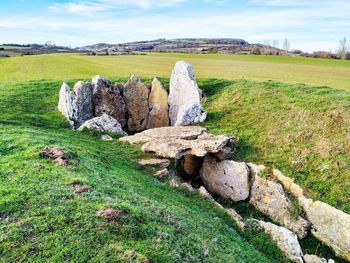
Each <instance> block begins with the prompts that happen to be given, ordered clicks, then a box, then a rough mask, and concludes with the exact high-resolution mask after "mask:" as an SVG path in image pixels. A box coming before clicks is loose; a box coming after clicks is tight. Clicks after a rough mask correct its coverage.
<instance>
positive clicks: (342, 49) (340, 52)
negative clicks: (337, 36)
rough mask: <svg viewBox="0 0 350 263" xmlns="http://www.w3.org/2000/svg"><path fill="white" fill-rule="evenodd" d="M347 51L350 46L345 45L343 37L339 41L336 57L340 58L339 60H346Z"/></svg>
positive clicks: (345, 41)
mask: <svg viewBox="0 0 350 263" xmlns="http://www.w3.org/2000/svg"><path fill="white" fill-rule="evenodd" d="M349 50H350V45H349V44H348V43H347V40H346V38H345V37H344V38H343V39H341V40H340V41H339V47H338V56H339V57H340V59H346V57H347V54H348V52H349Z"/></svg>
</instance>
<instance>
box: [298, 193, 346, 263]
mask: <svg viewBox="0 0 350 263" xmlns="http://www.w3.org/2000/svg"><path fill="white" fill-rule="evenodd" d="M298 200H299V203H300V205H301V206H302V208H303V210H304V212H305V214H306V218H307V219H308V220H309V221H310V222H311V224H312V228H311V231H312V233H313V235H314V236H315V237H316V238H318V239H319V240H321V241H322V242H324V243H325V244H326V245H328V246H329V247H331V248H332V249H333V250H334V252H335V253H336V254H337V255H338V256H339V257H342V258H344V259H345V260H347V261H350V215H349V214H346V213H344V212H343V211H340V210H338V209H336V208H334V207H332V206H330V205H328V204H325V203H323V202H320V201H316V202H314V201H312V200H311V199H306V198H305V197H303V196H301V197H299V198H298Z"/></svg>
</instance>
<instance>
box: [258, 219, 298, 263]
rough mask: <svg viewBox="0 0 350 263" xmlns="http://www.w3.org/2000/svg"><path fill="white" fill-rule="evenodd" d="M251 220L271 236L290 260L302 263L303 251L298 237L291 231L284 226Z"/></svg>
mask: <svg viewBox="0 0 350 263" xmlns="http://www.w3.org/2000/svg"><path fill="white" fill-rule="evenodd" d="M253 222H254V223H255V224H256V225H257V226H258V227H260V228H262V229H263V230H264V232H265V233H267V234H268V235H270V236H271V238H272V240H273V241H275V242H276V244H277V246H278V247H279V248H280V249H281V251H282V252H283V253H284V254H285V255H286V257H288V258H289V259H290V260H292V261H293V262H296V263H304V261H303V251H302V250H301V247H300V244H299V241H298V237H297V235H296V234H294V233H293V232H291V231H289V230H288V229H286V228H284V227H280V226H277V225H274V224H271V223H266V222H263V221H258V220H253Z"/></svg>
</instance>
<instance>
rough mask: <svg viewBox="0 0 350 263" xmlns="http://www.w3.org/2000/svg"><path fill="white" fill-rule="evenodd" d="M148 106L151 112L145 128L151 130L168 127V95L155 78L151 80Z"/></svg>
mask: <svg viewBox="0 0 350 263" xmlns="http://www.w3.org/2000/svg"><path fill="white" fill-rule="evenodd" d="M148 105H149V108H150V110H151V111H150V113H149V119H148V124H147V128H148V129H153V128H160V127H167V126H169V107H168V93H167V92H166V90H165V89H164V88H163V85H162V83H161V82H160V81H159V80H158V79H157V78H154V79H153V82H152V88H151V94H150V96H149V99H148Z"/></svg>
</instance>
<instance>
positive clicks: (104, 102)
mask: <svg viewBox="0 0 350 263" xmlns="http://www.w3.org/2000/svg"><path fill="white" fill-rule="evenodd" d="M92 87H93V92H92V102H93V104H94V116H95V117H100V116H102V115H103V114H104V113H106V114H108V115H109V116H111V117H113V118H114V119H116V120H117V121H118V122H119V123H120V125H121V126H122V127H124V126H125V125H126V104H125V101H124V99H123V97H122V96H121V94H120V90H119V88H118V87H117V86H115V85H113V84H112V82H111V81H109V80H107V79H105V78H104V77H102V76H99V75H98V76H95V77H94V78H93V79H92Z"/></svg>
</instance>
